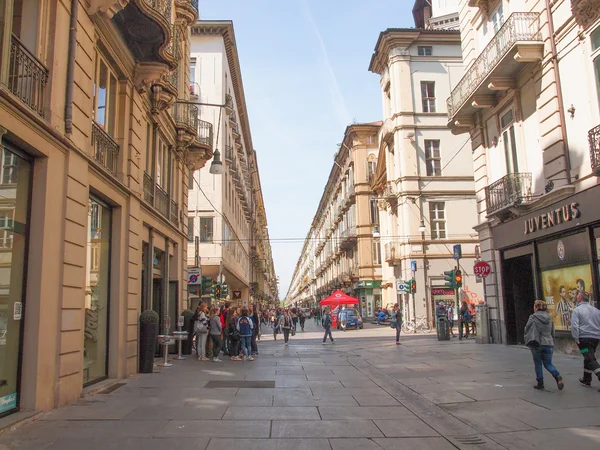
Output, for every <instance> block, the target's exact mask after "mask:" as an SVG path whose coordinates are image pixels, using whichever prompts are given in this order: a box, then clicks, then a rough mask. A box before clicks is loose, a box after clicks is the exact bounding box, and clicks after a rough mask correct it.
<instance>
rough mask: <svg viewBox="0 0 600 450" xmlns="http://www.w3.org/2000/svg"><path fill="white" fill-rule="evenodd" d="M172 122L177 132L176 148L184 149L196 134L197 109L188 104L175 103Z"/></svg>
mask: <svg viewBox="0 0 600 450" xmlns="http://www.w3.org/2000/svg"><path fill="white" fill-rule="evenodd" d="M173 120H174V121H175V128H176V130H177V146H178V147H179V148H186V147H187V146H188V145H190V143H191V142H192V141H193V140H194V139H195V138H196V135H197V134H198V108H197V107H196V106H195V105H192V104H189V103H175V104H174V105H173Z"/></svg>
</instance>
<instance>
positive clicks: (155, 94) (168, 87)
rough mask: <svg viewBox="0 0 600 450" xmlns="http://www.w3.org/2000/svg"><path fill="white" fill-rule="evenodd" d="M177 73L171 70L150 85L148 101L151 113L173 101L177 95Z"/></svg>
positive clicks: (169, 105)
mask: <svg viewBox="0 0 600 450" xmlns="http://www.w3.org/2000/svg"><path fill="white" fill-rule="evenodd" d="M178 86H179V73H178V71H177V70H173V71H172V72H170V73H169V74H167V75H165V76H164V77H163V78H161V79H159V80H156V81H155V82H154V84H153V85H152V89H151V95H150V101H151V106H152V109H151V112H152V114H158V113H160V112H161V111H164V110H166V109H168V108H170V107H171V106H173V104H174V103H175V101H176V100H177V96H178Z"/></svg>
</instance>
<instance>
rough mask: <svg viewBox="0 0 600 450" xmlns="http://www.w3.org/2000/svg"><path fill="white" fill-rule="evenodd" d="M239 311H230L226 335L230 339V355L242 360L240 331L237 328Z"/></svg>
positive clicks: (233, 359)
mask: <svg viewBox="0 0 600 450" xmlns="http://www.w3.org/2000/svg"><path fill="white" fill-rule="evenodd" d="M238 317H239V316H238V315H237V311H235V310H234V309H231V310H230V311H229V321H228V322H227V330H226V333H225V334H226V335H227V337H228V339H229V357H230V359H231V360H232V361H241V359H240V357H239V356H238V355H239V353H240V337H241V336H240V332H239V331H238V329H237V320H238Z"/></svg>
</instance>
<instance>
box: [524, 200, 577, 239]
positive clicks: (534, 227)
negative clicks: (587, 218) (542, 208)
mask: <svg viewBox="0 0 600 450" xmlns="http://www.w3.org/2000/svg"><path fill="white" fill-rule="evenodd" d="M579 216H580V213H579V203H577V202H573V203H571V204H569V205H564V206H562V207H560V208H556V209H554V210H552V211H548V212H547V213H544V214H541V215H539V216H535V217H534V218H532V219H527V220H525V234H530V233H535V232H536V231H539V230H545V229H546V228H552V227H553V226H555V225H560V224H561V223H565V222H570V221H571V220H574V219H577V218H578V217H579Z"/></svg>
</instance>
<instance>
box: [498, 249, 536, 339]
mask: <svg viewBox="0 0 600 450" xmlns="http://www.w3.org/2000/svg"><path fill="white" fill-rule="evenodd" d="M502 272H503V276H502V279H503V284H504V299H505V302H504V303H505V306H506V307H505V319H506V320H505V323H506V339H507V343H508V344H509V345H515V344H524V343H525V342H524V340H525V324H526V323H527V320H528V319H529V316H530V315H531V314H532V313H533V303H534V301H535V279H534V271H533V257H532V255H523V256H518V257H515V258H510V259H505V260H504V262H503V265H502Z"/></svg>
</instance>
